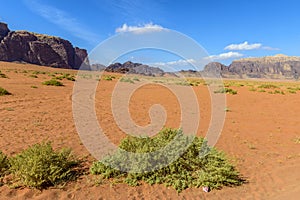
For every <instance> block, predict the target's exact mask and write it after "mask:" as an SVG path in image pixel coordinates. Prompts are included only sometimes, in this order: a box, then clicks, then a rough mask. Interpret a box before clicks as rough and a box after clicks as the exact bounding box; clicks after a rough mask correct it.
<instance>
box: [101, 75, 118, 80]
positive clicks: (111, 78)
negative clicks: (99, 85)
mask: <svg viewBox="0 0 300 200" xmlns="http://www.w3.org/2000/svg"><path fill="white" fill-rule="evenodd" d="M115 78H116V77H115V76H111V75H104V76H103V80H106V81H112V80H113V79H115Z"/></svg>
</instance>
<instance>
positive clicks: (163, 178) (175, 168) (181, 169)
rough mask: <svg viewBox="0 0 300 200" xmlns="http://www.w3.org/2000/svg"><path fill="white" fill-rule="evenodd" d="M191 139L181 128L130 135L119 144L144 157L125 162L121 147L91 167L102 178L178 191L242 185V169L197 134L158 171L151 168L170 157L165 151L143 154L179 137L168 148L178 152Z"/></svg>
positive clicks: (122, 147)
mask: <svg viewBox="0 0 300 200" xmlns="http://www.w3.org/2000/svg"><path fill="white" fill-rule="evenodd" d="M175 137H176V138H175ZM174 138H175V139H174ZM190 138H191V136H187V135H184V134H183V133H182V131H181V130H173V129H164V130H162V131H161V132H159V133H158V134H157V136H155V137H153V138H149V137H145V138H137V137H127V138H125V139H123V140H122V141H121V143H120V146H119V147H120V148H121V149H123V150H126V151H127V152H135V153H141V156H143V155H144V156H145V159H141V160H136V162H132V163H128V162H124V160H128V157H127V154H124V153H122V150H118V151H117V152H116V153H115V154H113V155H112V156H108V157H105V158H104V159H102V160H101V161H97V162H94V163H93V165H92V166H91V168H90V172H91V173H92V174H98V175H100V176H101V178H105V179H109V178H115V179H118V180H120V181H122V182H125V183H127V184H129V185H131V186H136V185H139V184H140V183H141V181H144V182H146V183H148V184H150V185H152V184H164V185H166V186H167V187H168V186H171V187H173V188H174V189H176V190H177V192H181V191H182V190H184V189H187V188H192V187H201V186H208V187H210V188H211V189H214V188H215V189H216V188H221V187H222V186H235V185H240V184H242V183H243V182H244V180H243V179H242V178H241V177H240V175H239V172H238V171H236V170H235V167H234V166H233V165H232V164H230V163H229V161H228V159H227V157H226V156H225V154H224V153H223V152H221V151H218V150H216V149H215V148H211V147H208V145H207V143H206V141H205V140H204V139H203V138H198V137H195V138H192V139H193V140H191V141H192V143H191V145H190V146H189V147H188V149H187V150H186V151H184V152H183V154H182V155H181V156H180V157H179V158H178V159H177V160H175V161H173V162H172V163H171V164H169V165H168V166H161V167H160V168H157V170H155V171H152V170H151V169H153V168H151V167H153V163H159V162H160V161H161V160H165V159H168V158H166V155H165V153H162V154H160V155H157V156H156V157H154V158H149V157H147V156H148V154H143V153H145V152H153V151H156V150H159V149H161V148H164V147H165V146H166V145H167V144H168V143H169V142H170V141H172V140H173V139H174V140H176V142H175V145H171V146H172V147H170V148H171V149H170V151H167V152H168V154H172V152H177V151H176V150H177V149H178V148H180V147H182V146H181V145H182V142H186V141H188V140H190ZM177 141H181V142H177ZM202 145H203V146H202ZM201 150H202V152H203V150H204V152H207V153H206V154H205V155H204V156H201V157H200V155H199V153H200V152H201ZM209 150H210V151H209ZM105 163H113V164H116V165H118V166H119V167H120V168H119V169H122V171H119V170H117V169H114V168H112V167H110V166H109V165H108V164H105ZM133 168H138V169H141V168H143V169H144V168H145V169H147V168H148V169H149V170H146V172H144V173H134V172H133V171H132V172H130V169H133Z"/></svg>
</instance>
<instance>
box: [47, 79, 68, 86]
mask: <svg viewBox="0 0 300 200" xmlns="http://www.w3.org/2000/svg"><path fill="white" fill-rule="evenodd" d="M43 85H52V86H64V84H63V83H62V82H60V81H58V80H55V79H51V80H49V81H45V82H43Z"/></svg>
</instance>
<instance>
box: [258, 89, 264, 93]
mask: <svg viewBox="0 0 300 200" xmlns="http://www.w3.org/2000/svg"><path fill="white" fill-rule="evenodd" d="M258 92H266V90H264V89H261V90H258Z"/></svg>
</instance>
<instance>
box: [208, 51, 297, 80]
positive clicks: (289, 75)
mask: <svg viewBox="0 0 300 200" xmlns="http://www.w3.org/2000/svg"><path fill="white" fill-rule="evenodd" d="M209 73H220V74H221V76H222V77H231V78H234V77H235V78H271V79H272V78H274V79H277V78H278V79H280V78H281V79H298V78H299V74H300V57H296V56H285V55H282V54H279V55H275V56H266V57H261V58H244V59H240V60H235V61H233V62H232V63H231V64H230V65H229V66H228V67H227V66H225V65H223V64H221V63H217V62H213V63H209V64H208V65H206V66H205V68H204V70H203V74H204V75H207V74H209Z"/></svg>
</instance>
